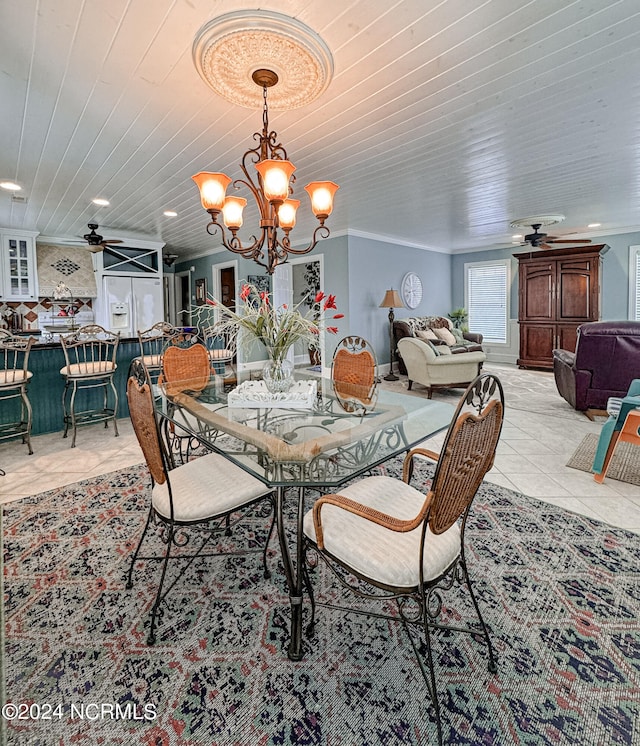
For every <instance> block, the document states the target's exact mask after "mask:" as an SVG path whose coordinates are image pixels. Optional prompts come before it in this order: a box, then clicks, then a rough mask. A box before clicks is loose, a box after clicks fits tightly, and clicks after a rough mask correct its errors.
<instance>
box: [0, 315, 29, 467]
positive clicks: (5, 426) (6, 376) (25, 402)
mask: <svg viewBox="0 0 640 746" xmlns="http://www.w3.org/2000/svg"><path fill="white" fill-rule="evenodd" d="M34 342H35V339H34V338H33V337H29V338H28V339H27V338H25V337H19V336H14V335H13V334H10V333H9V332H7V331H5V330H4V329H0V366H1V367H0V402H5V401H9V400H11V399H20V419H19V420H17V421H15V420H14V421H8V422H2V423H0V439H1V440H5V439H7V438H18V437H20V438H22V442H23V443H26V444H27V447H28V448H29V455H31V454H32V453H33V449H32V448H31V424H32V422H33V413H32V410H31V402H30V401H29V397H28V396H27V384H28V383H29V381H30V380H31V378H32V376H33V373H31V371H30V370H28V365H29V353H30V351H31V346H32V345H33V343H34ZM2 419H3V420H4V419H5V417H3V418H2ZM7 419H9V420H11V419H12V415H7Z"/></svg>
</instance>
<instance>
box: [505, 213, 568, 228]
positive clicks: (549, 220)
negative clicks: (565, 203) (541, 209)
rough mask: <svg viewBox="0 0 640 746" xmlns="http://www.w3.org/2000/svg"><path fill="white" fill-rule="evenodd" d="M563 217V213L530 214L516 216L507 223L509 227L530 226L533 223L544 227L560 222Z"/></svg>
mask: <svg viewBox="0 0 640 746" xmlns="http://www.w3.org/2000/svg"><path fill="white" fill-rule="evenodd" d="M564 217H565V216H564V215H532V216H531V217H530V218H518V219H517V220H514V221H513V222H511V223H510V224H509V225H510V227H511V228H531V227H532V226H533V225H538V227H540V226H542V227H545V226H547V225H556V223H561V222H562V221H563V220H564Z"/></svg>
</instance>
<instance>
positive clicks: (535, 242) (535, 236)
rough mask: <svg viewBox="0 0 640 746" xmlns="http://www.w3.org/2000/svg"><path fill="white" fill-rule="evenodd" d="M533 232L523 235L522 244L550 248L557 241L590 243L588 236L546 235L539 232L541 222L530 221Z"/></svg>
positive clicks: (537, 247) (536, 247)
mask: <svg viewBox="0 0 640 746" xmlns="http://www.w3.org/2000/svg"><path fill="white" fill-rule="evenodd" d="M531 227H532V228H533V233H529V234H528V235H526V236H525V237H524V242H523V244H522V245H523V246H525V245H526V244H529V246H531V247H532V248H534V249H552V248H553V246H552V245H551V244H558V243H572V244H583V243H591V240H590V239H588V238H557V237H556V236H548V235H547V234H546V233H540V232H539V231H538V229H539V228H541V227H542V223H532V224H531Z"/></svg>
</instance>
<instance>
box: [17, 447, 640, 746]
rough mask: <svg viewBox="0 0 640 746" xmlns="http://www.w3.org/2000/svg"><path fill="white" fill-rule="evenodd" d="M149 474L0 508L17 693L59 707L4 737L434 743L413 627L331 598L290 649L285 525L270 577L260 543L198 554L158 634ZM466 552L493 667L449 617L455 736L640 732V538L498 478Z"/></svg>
mask: <svg viewBox="0 0 640 746" xmlns="http://www.w3.org/2000/svg"><path fill="white" fill-rule="evenodd" d="M397 472H398V464H397V463H395V462H394V463H392V464H391V465H390V466H389V468H388V469H387V470H386V473H392V474H394V475H396V474H397ZM418 476H422V477H426V476H427V473H426V472H425V471H422V474H421V475H418ZM414 480H415V477H414ZM414 483H416V484H417V481H414ZM148 490H149V482H148V478H147V475H146V470H144V469H143V468H142V467H137V468H133V469H127V470H123V471H120V472H114V473H112V474H109V475H105V476H104V477H100V478H97V479H94V480H91V481H87V482H81V483H77V484H75V485H72V486H70V487H66V488H62V489H57V490H53V491H50V492H46V493H44V494H42V495H39V496H36V497H33V498H26V499H24V500H21V501H18V502H15V503H11V504H9V505H7V506H5V507H4V511H5V521H6V523H5V565H6V589H5V604H6V611H7V618H6V650H5V651H3V653H4V655H5V661H6V667H7V694H8V700H9V701H10V702H12V703H19V702H24V703H29V704H32V703H33V704H34V707H32V708H31V710H30V711H29V713H28V714H32V715H34V717H35V716H36V715H39V716H40V718H42V716H43V715H45V714H46V715H47V716H48V718H49V719H46V720H45V719H32V720H20V719H12V720H11V721H10V723H9V729H8V744H9V746H22V745H27V744H28V745H29V746H52V745H53V744H56V745H57V744H65V745H66V744H72V743H78V744H89V745H93V744H108V746H113V745H114V744H143V745H145V746H166V745H169V744H175V745H176V746H196V745H197V746H209V745H214V744H215V745H220V746H229V745H235V744H237V745H239V746H255V745H256V744H269V745H271V744H273V745H275V744H293V743H296V744H322V745H323V746H324V745H330V746H361V745H364V744H366V745H369V744H384V745H385V746H390V745H394V744H416V745H420V746H423V745H425V744H433V743H435V724H434V722H433V720H432V719H431V717H430V708H429V706H428V702H427V698H426V692H425V687H424V684H423V681H422V679H421V676H420V673H419V670H418V666H417V663H416V660H415V658H414V657H413V653H412V650H411V646H410V644H409V642H408V640H407V638H406V636H405V633H404V631H403V630H402V627H401V626H400V625H396V624H393V623H390V622H387V621H384V620H380V619H373V618H368V617H362V616H358V615H355V614H343V613H340V612H337V611H333V610H329V609H326V608H320V609H319V615H318V624H317V629H316V636H315V638H314V639H313V640H311V641H306V645H305V646H306V655H305V657H304V659H303V660H302V661H300V662H297V663H294V662H292V661H290V660H288V658H287V657H286V654H285V653H284V652H283V650H284V647H285V641H286V640H287V634H288V614H287V611H286V609H287V596H286V593H285V590H284V588H285V583H284V576H283V574H282V569H281V567H279V563H278V554H279V552H278V547H277V541H274V544H273V551H272V552H271V558H270V563H271V566H272V568H273V569H274V573H273V577H272V579H271V580H269V581H266V580H264V579H263V578H262V573H261V570H260V561H259V555H255V554H251V555H244V556H234V557H228V558H224V559H207V560H203V561H202V562H201V563H199V564H197V563H196V564H194V566H193V567H192V569H191V571H190V573H189V574H188V575H187V577H186V578H185V579H184V581H183V582H181V583H180V584H179V585H178V586H177V587H176V588H174V589H173V591H172V593H171V594H170V596H169V599H170V600H169V606H168V608H166V610H165V613H164V616H163V618H162V622H161V625H160V628H159V636H158V642H157V643H156V645H155V647H153V648H149V647H148V646H147V645H146V643H145V638H146V631H145V627H146V625H147V624H148V614H149V609H150V604H151V602H152V598H153V589H154V584H155V581H156V577H157V575H156V573H157V568H148V567H146V568H145V567H143V566H140V568H139V570H138V572H137V577H136V583H135V585H134V588H133V589H132V590H131V591H127V590H126V589H125V583H124V578H125V573H126V571H127V568H128V559H129V556H130V553H131V550H132V546H133V545H134V543H135V541H136V540H137V537H138V536H139V534H140V531H141V529H142V525H143V522H144V520H145V514H146V509H147V500H148ZM264 531H265V525H264V519H260V518H258V517H256V518H254V519H252V520H251V521H249V522H248V527H247V530H246V532H245V533H246V536H243V537H239V538H240V539H243V540H247V539H248V540H253V539H255V538H256V537H260V536H263V535H264ZM226 541H229V540H226ZM157 544H158V545H159V540H157ZM467 554H468V559H469V566H470V571H471V574H472V577H473V578H474V580H475V587H476V591H477V594H478V596H479V601H480V603H481V605H482V608H483V609H484V611H485V619H486V621H487V622H488V624H489V626H490V628H491V629H492V630H493V634H492V638H493V641H494V645H495V649H496V653H497V657H498V673H497V674H496V675H495V676H492V675H490V674H489V673H488V671H487V659H486V655H485V649H484V645H483V643H482V641H481V640H480V639H473V638H470V637H469V636H468V635H461V634H458V633H453V632H436V633H435V642H434V647H435V656H436V661H437V662H436V666H437V679H438V687H439V696H440V702H441V706H442V710H443V727H444V740H445V743H447V744H469V745H474V746H475V745H477V744H482V745H483V746H492V745H497V744H500V745H503V744H504V745H505V746H506V745H507V744H508V745H509V746H513V745H514V744H527V746H534V745H535V746H539V745H541V744H567V745H569V744H570V745H571V746H574V745H575V744H581V746H603V745H605V744H628V745H631V744H634V743H635V744H637V743H640V590H639V589H640V582H639V581H640V537H639V536H637V535H634V534H632V533H628V532H626V531H624V530H622V529H616V528H612V527H610V526H607V525H605V524H603V523H599V522H597V521H594V520H591V519H589V518H585V517H582V516H578V515H575V514H572V513H569V512H567V511H563V510H561V509H559V508H556V507H555V506H552V505H547V504H545V503H542V502H539V501H536V500H534V499H531V498H527V497H524V496H522V495H519V494H516V493H514V492H510V491H508V490H505V489H502V488H499V487H496V486H492V485H483V487H482V488H481V492H480V494H479V495H478V498H477V499H476V502H475V504H474V510H473V515H472V518H471V521H470V529H469V531H468V550H467ZM315 575H316V577H315V584H316V586H317V592H318V593H319V595H322V596H325V597H326V596H333V595H334V594H335V593H336V590H335V588H334V587H333V586H332V581H331V579H330V577H329V576H328V575H326V574H324V572H323V571H320V570H319V569H317V570H316V571H315ZM318 575H319V577H318ZM446 604H447V609H446V611H445V613H446V615H447V616H448V617H449V618H453V619H456V618H457V617H458V616H459V615H462V616H466V612H467V611H468V607H467V606H466V602H464V601H463V598H462V596H460V595H459V594H458V593H457V592H456V589H455V588H454V589H453V590H452V592H450V593H449V594H448V595H447V597H446ZM49 705H50V706H51V709H47V710H45V706H49ZM5 714H6V713H5ZM9 715H11V712H9Z"/></svg>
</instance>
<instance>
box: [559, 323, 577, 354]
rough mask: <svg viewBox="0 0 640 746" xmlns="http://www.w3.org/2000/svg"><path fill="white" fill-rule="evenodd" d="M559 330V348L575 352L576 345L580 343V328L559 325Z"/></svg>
mask: <svg viewBox="0 0 640 746" xmlns="http://www.w3.org/2000/svg"><path fill="white" fill-rule="evenodd" d="M557 329H558V331H557V334H556V337H557V340H556V345H557V348H558V349H560V350H569V352H575V351H576V344H577V342H578V327H577V326H576V324H558V327H557Z"/></svg>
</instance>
